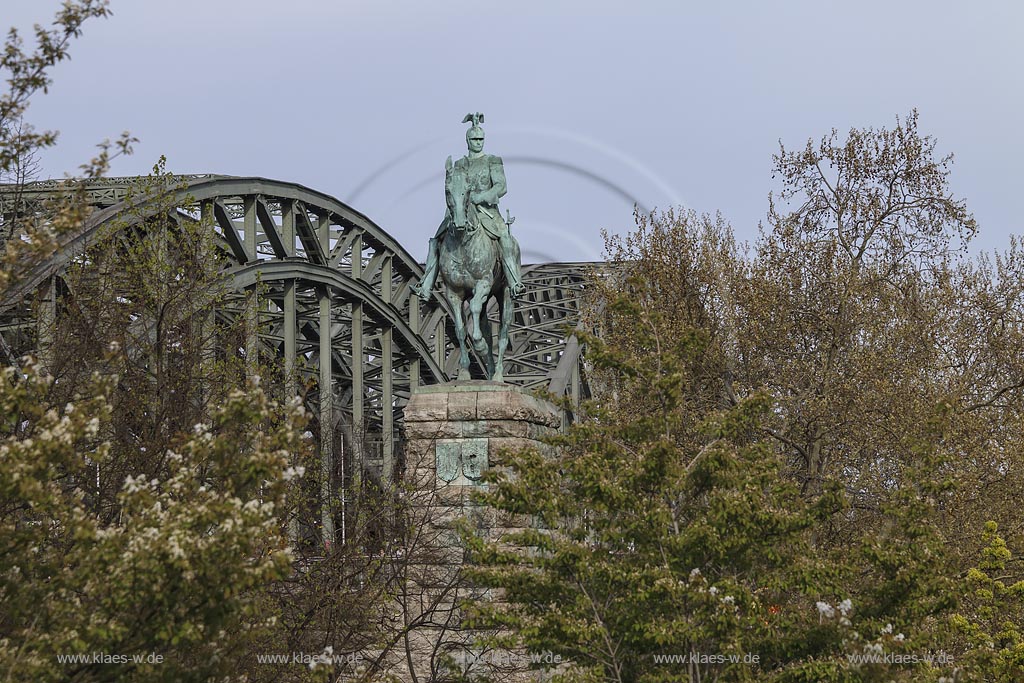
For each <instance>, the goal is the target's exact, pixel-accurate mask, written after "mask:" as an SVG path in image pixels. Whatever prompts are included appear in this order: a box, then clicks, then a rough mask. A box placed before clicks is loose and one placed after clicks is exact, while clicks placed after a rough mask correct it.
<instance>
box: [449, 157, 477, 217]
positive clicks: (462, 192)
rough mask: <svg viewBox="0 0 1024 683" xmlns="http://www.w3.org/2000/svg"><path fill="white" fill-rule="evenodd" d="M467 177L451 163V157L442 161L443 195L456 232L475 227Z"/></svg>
mask: <svg viewBox="0 0 1024 683" xmlns="http://www.w3.org/2000/svg"><path fill="white" fill-rule="evenodd" d="M469 191H470V186H469V177H468V176H467V175H466V173H465V172H464V171H462V170H460V169H458V168H456V167H455V166H454V165H453V164H452V158H451V157H448V160H447V161H446V162H445V163H444V197H445V201H446V202H447V203H448V215H450V216H451V218H452V226H453V227H454V228H455V231H456V232H462V231H463V230H466V229H467V228H468V229H469V231H470V232H472V231H473V230H475V229H476V227H477V226H476V211H473V210H471V206H472V205H471V203H470V201H469Z"/></svg>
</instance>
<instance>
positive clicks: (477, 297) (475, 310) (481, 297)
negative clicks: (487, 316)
mask: <svg viewBox="0 0 1024 683" xmlns="http://www.w3.org/2000/svg"><path fill="white" fill-rule="evenodd" d="M489 293H490V281H488V280H481V281H479V282H478V283H476V287H475V288H473V298H472V299H470V300H469V314H470V315H471V316H472V317H473V348H475V349H476V352H477V353H483V352H484V350H486V346H487V345H486V343H485V342H484V341H483V334H482V333H481V331H480V317H481V316H480V311H482V310H483V302H484V301H486V300H487V295H488V294H489Z"/></svg>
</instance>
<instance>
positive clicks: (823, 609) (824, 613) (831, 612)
mask: <svg viewBox="0 0 1024 683" xmlns="http://www.w3.org/2000/svg"><path fill="white" fill-rule="evenodd" d="M815 606H816V607H817V608H818V615H819V616H821V617H825V618H827V619H831V618H832V617H834V616H835V615H836V610H835V608H834V607H832V605H830V604H828V603H827V602H822V601H820V600H819V601H818V602H817V603H815Z"/></svg>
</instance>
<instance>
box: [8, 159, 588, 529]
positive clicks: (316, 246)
mask: <svg viewBox="0 0 1024 683" xmlns="http://www.w3.org/2000/svg"><path fill="white" fill-rule="evenodd" d="M141 180H142V179H140V178H112V179H104V180H102V181H95V182H92V183H90V184H88V185H87V186H86V187H85V188H84V189H85V197H86V200H87V201H88V202H89V203H90V204H92V205H93V206H94V207H95V208H96V211H95V212H94V213H93V214H92V215H91V217H90V218H89V219H88V220H87V221H86V222H85V223H84V224H83V225H82V226H81V228H80V229H78V230H77V231H75V232H74V233H72V234H69V235H65V236H63V238H62V242H61V243H60V247H59V249H58V251H57V253H56V254H55V256H54V257H53V258H52V259H51V260H50V261H49V262H47V263H45V264H43V265H41V266H39V267H37V268H35V269H34V270H33V271H31V272H30V273H29V274H28V277H27V278H25V279H24V280H22V281H21V282H20V284H19V285H18V286H17V287H16V288H14V289H12V290H11V291H9V292H8V293H7V295H6V297H5V299H4V300H3V301H0V357H4V356H5V357H6V358H5V359H6V360H8V361H11V360H13V359H14V358H16V357H17V356H19V355H21V354H24V353H27V352H30V351H40V350H41V347H43V346H45V343H46V340H45V339H44V338H43V337H42V335H41V334H38V333H37V330H42V329H43V327H44V326H43V325H41V320H40V319H41V318H43V319H52V317H53V316H55V315H56V310H57V301H58V299H59V296H60V292H61V291H62V290H61V272H62V268H63V267H64V266H65V265H66V264H67V263H68V261H69V260H70V259H72V258H74V257H75V256H76V255H77V254H79V253H81V252H82V251H83V249H84V248H85V246H86V245H87V244H88V243H89V241H90V239H93V238H95V236H96V235H97V234H99V231H101V230H103V229H104V228H109V227H110V226H112V225H119V226H124V227H125V228H127V227H129V226H131V227H133V228H135V229H139V228H141V229H143V230H144V229H145V225H144V224H145V219H146V216H147V215H148V214H147V210H149V208H150V207H152V211H154V212H155V211H157V210H158V209H157V207H158V206H159V207H164V208H166V206H167V205H168V201H167V198H166V196H165V197H164V198H163V199H162V200H161V201H156V200H155V199H153V198H152V197H151V196H133V194H132V192H131V188H132V187H133V186H135V185H136V184H138V183H139V182H140V181H141ZM175 180H176V181H177V183H176V184H174V185H173V186H172V187H170V189H168V192H169V193H170V195H171V200H170V202H171V204H173V205H174V206H175V207H177V209H176V211H177V216H176V217H177V219H178V220H199V219H201V218H206V219H207V220H209V221H210V223H211V224H212V225H213V229H214V231H215V233H216V237H215V241H216V244H217V246H218V248H219V249H220V250H221V251H222V252H223V254H224V255H225V256H226V262H227V264H228V265H227V267H226V269H225V273H224V274H225V277H226V278H228V280H229V281H230V282H231V283H232V287H233V291H234V292H235V295H234V296H233V297H232V298H231V305H230V306H229V307H228V309H227V310H224V311H218V314H219V315H221V316H223V317H226V318H230V319H236V320H237V319H238V318H239V317H241V318H242V319H243V320H244V321H246V323H247V325H246V329H247V331H248V332H249V334H248V342H247V345H246V354H247V356H248V355H253V356H255V355H258V356H260V357H261V358H268V359H270V358H273V359H278V360H280V361H281V362H283V366H284V369H285V375H286V376H292V375H293V374H294V373H298V375H299V376H302V375H303V374H305V375H306V376H308V378H309V379H310V381H312V382H315V383H316V384H317V385H318V390H317V392H315V395H313V396H311V397H309V400H310V404H311V406H310V407H311V408H312V409H313V410H314V411H315V412H314V414H315V415H317V416H318V417H319V423H320V425H321V434H320V438H321V443H322V444H323V446H322V452H323V456H324V459H325V461H326V462H327V463H328V466H331V467H333V465H332V464H331V462H332V460H333V458H334V457H335V455H338V454H335V453H333V452H332V450H333V447H332V445H331V444H333V443H335V441H336V439H335V435H336V434H337V433H338V432H339V430H340V432H341V434H342V435H343V438H342V439H341V440H340V441H338V443H339V446H340V447H341V448H342V453H341V454H340V456H339V457H342V458H343V464H344V469H347V470H348V472H349V477H350V478H351V479H353V480H358V479H359V478H360V477H361V476H362V474H363V473H364V472H377V473H379V475H378V476H380V477H381V478H382V479H384V480H388V479H389V478H390V477H391V476H392V474H393V471H394V467H395V458H396V454H397V448H396V443H397V440H398V438H399V434H400V432H399V429H398V428H399V424H400V421H401V416H402V409H403V407H404V406H405V404H406V402H407V401H408V399H409V396H410V393H411V392H412V391H413V390H414V389H415V387H416V386H417V385H418V384H421V383H422V384H432V383H436V382H443V381H446V380H447V379H448V378H449V377H454V375H455V373H456V371H457V369H458V351H457V349H458V346H457V343H455V340H454V326H453V325H452V324H451V315H450V314H451V311H450V310H449V308H448V304H447V302H446V301H443V300H442V298H441V297H440V296H435V297H434V298H433V299H432V300H431V301H430V302H428V303H421V302H420V300H419V299H418V298H417V297H416V296H415V294H413V293H412V291H411V286H412V285H413V284H415V283H417V282H418V281H419V279H420V278H421V277H422V275H423V268H422V266H421V265H420V264H419V263H417V262H416V261H415V260H413V258H412V257H411V256H410V255H409V253H408V252H407V251H406V250H405V249H404V248H403V247H402V246H401V245H400V244H399V243H398V242H397V241H396V240H395V239H394V238H393V237H391V235H389V234H388V233H387V232H385V231H384V230H383V229H381V228H380V227H379V226H377V225H376V224H374V223H373V222H372V221H371V220H370V219H369V218H367V217H366V216H364V215H363V214H361V213H359V212H358V211H356V210H354V209H352V208H351V207H349V206H346V205H345V204H343V203H342V202H340V201H338V200H337V199H334V198H333V197H330V196H328V195H326V194H323V193H320V192H316V191H314V190H310V189H308V188H305V187H303V186H301V185H297V184H294V183H288V182H281V181H275V180H268V179H265V178H240V177H233V176H218V175H201V176H184V177H180V176H179V177H177V178H176V179H175ZM67 188H68V186H67V185H66V184H64V183H61V182H46V183H34V184H29V185H26V186H23V187H21V188H17V189H15V188H13V187H0V211H2V213H3V214H4V215H5V216H6V217H8V218H10V217H12V216H14V215H15V214H16V213H22V214H23V213H25V212H31V211H33V210H35V208H36V207H37V206H38V205H39V203H40V202H42V201H44V200H46V199H49V198H52V197H53V196H54V195H56V194H58V193H61V192H65V191H67ZM127 216H131V217H132V218H131V219H127V220H126V217H127ZM132 221H135V224H134V225H133V223H132ZM140 222H141V223H142V225H139V224H138V223H140ZM424 239H426V236H425V237H424ZM595 265H597V264H586V263H549V264H537V265H532V266H525V267H524V269H523V275H524V281H525V284H526V286H527V294H526V295H525V296H524V297H523V298H522V299H520V300H518V301H517V303H516V310H515V320H514V325H513V329H512V331H511V333H510V345H509V349H508V351H507V353H506V361H505V362H506V369H505V378H506V380H507V381H509V382H512V383H516V384H520V385H523V386H525V387H528V388H531V389H536V390H542V391H543V390H547V391H550V392H551V393H553V394H555V395H557V396H569V397H571V399H572V404H573V405H574V406H575V405H577V404H578V402H579V400H580V399H581V398H585V397H586V396H587V394H588V390H587V385H586V374H585V371H584V368H583V365H582V360H583V359H582V354H581V348H580V344H579V343H578V341H577V339H576V337H575V336H574V334H573V332H574V330H575V329H576V326H577V325H578V324H579V319H580V316H579V312H580V304H581V296H580V295H581V292H582V291H583V288H584V285H585V279H586V275H587V271H588V269H590V268H592V267H594V266H595ZM257 289H258V290H259V296H258V297H253V296H251V295H252V293H253V292H254V291H256V290H257ZM254 301H255V302H258V303H253V302H254ZM33 302H35V303H33ZM494 308H495V307H492V309H491V310H489V317H490V319H491V324H492V325H494V326H495V329H496V327H497V316H496V311H495V310H493V309H494ZM327 358H329V359H330V361H329V362H323V360H322V359H327ZM481 367H482V366H481V364H480V363H479V361H478V359H474V366H473V370H474V373H475V376H482V371H481ZM571 417H572V415H571V411H570V412H569V413H568V414H567V419H571ZM327 522H328V520H326V519H325V526H327V525H328V524H327ZM327 531H328V530H327V529H325V535H326V534H327Z"/></svg>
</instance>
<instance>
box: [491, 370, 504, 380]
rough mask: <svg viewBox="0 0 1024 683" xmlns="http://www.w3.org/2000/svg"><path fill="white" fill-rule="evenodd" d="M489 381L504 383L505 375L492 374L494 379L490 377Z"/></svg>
mask: <svg viewBox="0 0 1024 683" xmlns="http://www.w3.org/2000/svg"><path fill="white" fill-rule="evenodd" d="M491 381H492V382H504V381H505V375H503V374H501V373H500V372H496V373H495V374H494V377H491Z"/></svg>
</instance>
